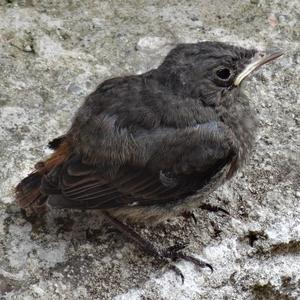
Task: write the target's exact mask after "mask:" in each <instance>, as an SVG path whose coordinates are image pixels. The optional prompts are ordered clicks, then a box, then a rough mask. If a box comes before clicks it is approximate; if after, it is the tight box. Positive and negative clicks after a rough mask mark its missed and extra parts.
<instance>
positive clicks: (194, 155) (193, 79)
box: [16, 42, 282, 265]
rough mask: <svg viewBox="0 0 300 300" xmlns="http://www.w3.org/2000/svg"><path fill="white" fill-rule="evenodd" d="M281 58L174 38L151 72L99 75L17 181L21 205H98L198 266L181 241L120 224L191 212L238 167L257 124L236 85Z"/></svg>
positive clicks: (33, 208)
mask: <svg viewBox="0 0 300 300" xmlns="http://www.w3.org/2000/svg"><path fill="white" fill-rule="evenodd" d="M281 55H282V52H281V51H273V52H269V53H268V52H265V53H262V52H259V51H257V50H254V49H251V50H247V49H244V48H240V47H234V46H231V45H227V44H224V43H220V42H200V43H195V44H179V45H177V46H176V47H175V48H174V49H173V50H171V51H170V53H169V54H168V55H167V56H166V58H165V59H164V61H163V62H162V64H161V65H160V66H159V67H158V68H156V69H153V70H151V71H149V72H146V73H144V74H141V75H133V76H126V77H119V78H113V79H109V80H107V81H104V82H103V83H101V84H100V85H99V86H98V87H97V89H96V90H95V91H94V92H93V93H91V94H90V95H89V96H88V97H87V98H86V100H85V102H84V103H83V105H82V106H81V107H80V108H79V110H78V111H77V113H76V115H75V118H74V120H73V122H72V125H71V127H70V129H69V130H68V132H67V133H66V134H65V135H63V136H61V137H58V138H56V139H55V140H53V141H52V142H50V144H49V145H50V147H51V148H52V149H54V153H53V154H52V155H51V156H50V157H49V158H48V159H46V160H45V161H42V162H39V163H37V164H36V166H35V169H36V170H35V171H34V172H33V173H32V174H30V175H29V176H28V177H26V178H25V179H23V180H22V181H21V182H20V183H19V185H18V186H17V187H16V199H17V202H18V204H19V205H20V207H21V208H23V209H24V210H25V211H26V212H27V213H28V214H40V213H42V212H44V211H45V209H46V207H47V206H50V207H56V208H75V209H98V210H99V211H101V212H102V213H103V214H104V215H105V216H106V217H107V218H108V219H109V220H110V221H111V222H112V223H113V224H114V225H116V226H117V227H118V229H120V230H121V231H122V232H123V233H125V234H126V235H127V236H128V237H130V238H131V239H133V240H134V241H135V242H137V243H138V244H139V245H140V246H141V247H142V248H144V249H145V250H147V251H148V252H149V253H151V254H153V255H157V256H159V257H169V258H172V259H178V258H184V259H188V260H190V261H193V262H194V263H197V262H196V260H195V259H194V258H193V257H191V256H187V255H183V254H179V251H178V250H180V249H181V248H182V247H181V246H174V247H171V248H172V249H171V248H169V249H166V250H162V249H158V248H156V247H154V246H153V245H152V244H151V243H150V242H149V241H147V240H145V239H143V238H142V237H140V236H139V235H137V233H135V232H134V231H133V230H132V229H131V228H130V227H129V226H127V225H126V223H124V222H123V221H124V219H129V220H133V221H138V222H146V221H154V222H157V221H159V220H162V219H165V218H170V217H171V216H176V215H178V214H181V213H182V212H184V211H188V210H191V209H192V208H194V207H197V206H200V205H201V203H202V201H203V199H204V198H206V197H207V195H208V194H210V193H211V192H213V191H214V190H215V189H216V188H218V187H219V186H220V185H222V184H223V183H224V182H225V181H226V180H228V179H229V178H231V177H232V176H233V175H234V174H235V173H236V171H237V170H238V169H239V167H240V166H241V165H242V164H243V163H244V162H245V159H246V158H247V156H248V154H249V152H250V151H251V149H252V146H253V143H254V138H255V128H256V121H255V114H254V111H253V110H252V109H251V107H250V105H249V99H247V97H246V96H245V95H244V94H243V92H242V89H241V82H242V81H243V80H244V79H245V78H246V77H247V76H248V75H249V74H251V73H252V72H253V71H254V70H255V69H257V68H258V67H260V66H261V65H263V64H265V63H267V62H269V61H271V60H274V59H275V58H277V57H279V56H281ZM198 265H201V263H198ZM202 265H203V264H202ZM204 265H205V264H204ZM206 265H207V264H206Z"/></svg>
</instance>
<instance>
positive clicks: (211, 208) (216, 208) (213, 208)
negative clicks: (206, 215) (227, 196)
mask: <svg viewBox="0 0 300 300" xmlns="http://www.w3.org/2000/svg"><path fill="white" fill-rule="evenodd" d="M199 208H201V209H203V210H207V211H210V212H219V211H221V212H223V213H224V214H226V215H230V214H229V212H228V211H227V210H225V209H224V208H222V207H219V206H214V205H211V204H208V203H203V204H202V205H201V206H199Z"/></svg>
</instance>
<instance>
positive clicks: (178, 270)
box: [169, 264, 184, 284]
mask: <svg viewBox="0 0 300 300" xmlns="http://www.w3.org/2000/svg"><path fill="white" fill-rule="evenodd" d="M169 268H170V269H171V270H172V271H174V273H175V274H176V275H177V276H179V277H180V278H181V283H182V284H184V275H183V273H182V272H181V270H180V269H179V268H178V267H177V266H175V265H173V264H171V265H170V266H169Z"/></svg>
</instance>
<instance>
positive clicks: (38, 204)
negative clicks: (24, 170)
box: [15, 141, 70, 215]
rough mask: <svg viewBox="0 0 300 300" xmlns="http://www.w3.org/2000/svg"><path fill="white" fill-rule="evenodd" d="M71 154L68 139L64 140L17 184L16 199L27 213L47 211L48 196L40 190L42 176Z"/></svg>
mask: <svg viewBox="0 0 300 300" xmlns="http://www.w3.org/2000/svg"><path fill="white" fill-rule="evenodd" d="M69 156H70V146H69V144H68V143H67V141H64V142H63V143H61V145H60V146H59V147H58V149H57V150H56V151H55V152H54V153H53V154H52V155H51V156H50V157H49V158H48V159H47V160H45V161H43V162H38V163H37V164H36V165H35V169H36V171H34V172H33V173H31V174H29V175H28V176H27V177H26V178H24V179H23V180H22V181H21V182H20V183H19V184H18V185H17V186H16V189H15V193H16V201H17V203H18V205H19V206H20V207H21V208H23V209H24V210H25V211H26V213H27V214H29V215H31V214H43V213H45V212H46V205H45V203H46V200H47V196H45V195H43V194H42V193H41V191H40V185H41V181H42V178H43V176H44V175H45V174H47V173H48V172H49V171H50V170H51V169H52V168H54V167H55V166H57V165H60V164H61V163H63V162H64V160H66V159H67V158H68V157H69Z"/></svg>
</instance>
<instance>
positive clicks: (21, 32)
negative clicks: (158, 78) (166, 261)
mask: <svg viewBox="0 0 300 300" xmlns="http://www.w3.org/2000/svg"><path fill="white" fill-rule="evenodd" d="M299 10H300V7H299V2H298V1H297V0H292V1H290V0H283V1H279V0H274V1H271V0H249V1H233V0H228V1H223V0H222V1H221V0H214V1H206V0H193V1H188V0H182V1H169V0H167V1H145V0H131V1H130V0H128V1H121V0H113V1H93V0H86V1H79V0H72V1H59V0H54V1H46V0H23V1H14V0H10V1H9V0H6V1H5V0H0V120H1V122H0V139H1V141H0V157H1V160H0V183H1V190H0V296H1V295H2V298H1V299H26V300H29V299H113V298H114V299H119V300H121V299H289V300H290V299H300V206H299V201H300V190H299V182H300V178H299V173H300V172H299V161H300V157H299V150H300V145H299V144H300V141H299V136H300V132H299V131H300V130H299V110H300V108H299V98H298V92H299V52H297V51H298V50H299V42H298V41H299V39H300V36H299ZM297 17H298V20H297ZM297 21H298V23H297ZM199 40H219V41H226V42H230V43H233V44H236V45H242V46H255V47H258V48H267V47H278V48H282V49H285V50H286V55H285V56H284V57H283V58H282V59H280V60H278V61H277V62H276V63H274V64H272V65H269V66H266V67H265V68H264V69H263V70H261V71H260V73H259V74H257V75H255V76H254V77H253V79H252V80H251V82H249V83H248V84H247V87H246V88H247V90H248V92H249V94H251V99H252V105H253V106H255V108H256V110H257V113H258V117H259V120H260V125H259V133H258V139H257V143H256V148H255V151H254V153H253V155H252V157H251V159H250V160H249V163H248V164H247V166H246V167H245V168H244V169H243V170H242V171H241V172H240V173H239V174H238V176H237V177H235V179H233V180H232V181H231V182H229V183H228V184H227V185H226V186H224V188H222V189H221V190H219V191H218V192H217V193H215V194H214V195H212V196H211V197H210V198H209V199H207V202H209V203H211V204H215V205H218V206H221V207H223V208H225V209H226V210H228V211H229V212H230V216H227V215H225V214H222V213H211V212H206V211H203V210H197V211H195V215H196V216H197V219H198V223H197V224H194V223H193V221H192V220H185V219H183V218H178V219H176V220H171V221H169V222H165V223H164V224H162V225H160V226H158V227H157V228H155V229H154V230H153V229H151V228H145V227H140V228H137V230H139V231H140V232H142V234H144V235H145V236H149V238H151V239H152V240H154V241H155V242H156V243H159V244H162V245H165V246H168V245H172V243H174V242H176V241H177V242H178V241H182V242H187V241H189V242H190V243H189V245H188V247H187V251H188V252H189V253H193V254H194V255H195V256H197V257H201V258H202V259H204V260H206V261H208V262H210V263H211V264H213V266H214V268H215V271H214V272H213V273H212V274H211V273H210V271H209V270H207V269H202V270H199V269H197V268H195V267H194V266H193V265H191V264H190V263H187V262H179V263H177V265H178V267H179V268H180V269H181V270H182V272H183V273H184V275H185V284H184V285H182V284H181V281H180V279H179V278H178V277H176V276H175V275H174V273H173V272H171V271H168V270H164V269H163V266H162V265H160V264H158V263H157V262H156V261H155V260H154V259H152V258H150V257H147V256H144V255H143V253H142V252H140V251H139V250H138V249H137V248H136V247H135V246H134V245H132V244H131V243H129V242H127V241H125V240H124V239H123V237H122V236H121V235H120V234H119V233H118V232H116V231H114V230H113V228H111V227H110V226H108V225H105V224H104V225H103V224H102V221H101V220H99V217H98V216H97V215H96V214H95V213H93V212H89V213H87V212H80V211H73V212H70V211H51V212H50V213H49V215H48V216H47V220H46V222H45V224H40V226H34V227H32V225H31V224H30V223H29V222H27V221H26V220H24V218H23V217H22V215H21V213H20V211H19V209H18V208H17V207H16V206H15V204H14V198H13V187H14V185H15V184H16V183H17V182H18V181H19V180H20V179H21V178H22V177H23V176H25V175H26V174H27V173H29V172H30V170H31V168H32V166H33V164H34V163H35V162H36V161H38V160H39V159H41V158H42V157H44V156H45V155H47V154H49V150H47V149H46V147H45V145H46V144H47V142H48V140H49V139H51V138H54V137H55V136H57V135H58V134H60V133H63V132H64V131H65V130H66V128H68V126H69V125H70V119H71V118H72V115H73V113H74V111H75V110H76V109H77V108H78V106H79V105H80V103H81V102H82V101H83V99H84V97H85V95H87V94H88V93H89V92H91V91H92V90H93V89H94V88H95V87H96V85H97V84H98V83H100V82H101V81H102V80H104V79H106V78H109V77H112V76H117V75H123V74H132V73H139V72H144V71H146V70H148V69H150V68H153V67H155V66H157V65H158V64H159V62H160V61H161V59H162V57H163V56H164V55H165V54H166V53H167V51H168V50H169V49H170V48H171V47H172V45H174V44H175V43H177V42H180V41H181V42H194V41H199ZM297 90H298V91H297Z"/></svg>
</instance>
